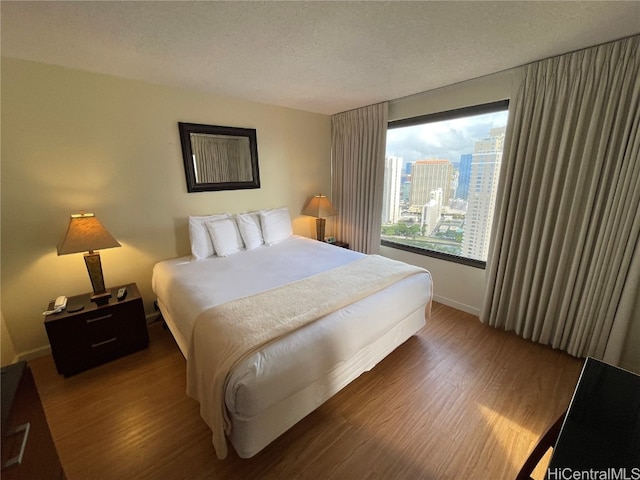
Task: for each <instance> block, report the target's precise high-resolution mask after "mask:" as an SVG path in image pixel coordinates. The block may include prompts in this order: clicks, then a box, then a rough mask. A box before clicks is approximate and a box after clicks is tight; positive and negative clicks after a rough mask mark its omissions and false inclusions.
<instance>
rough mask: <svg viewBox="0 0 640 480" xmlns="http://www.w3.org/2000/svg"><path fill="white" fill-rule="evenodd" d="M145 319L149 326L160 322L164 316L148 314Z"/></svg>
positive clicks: (155, 313) (156, 313)
mask: <svg viewBox="0 0 640 480" xmlns="http://www.w3.org/2000/svg"><path fill="white" fill-rule="evenodd" d="M145 318H146V319H147V325H149V324H151V323H154V322H157V321H158V320H160V318H162V314H161V313H160V312H153V313H148V314H147V315H145Z"/></svg>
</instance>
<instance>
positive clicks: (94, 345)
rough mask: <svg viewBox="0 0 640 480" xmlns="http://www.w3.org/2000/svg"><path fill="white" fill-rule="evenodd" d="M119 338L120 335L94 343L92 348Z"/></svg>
mask: <svg viewBox="0 0 640 480" xmlns="http://www.w3.org/2000/svg"><path fill="white" fill-rule="evenodd" d="M116 340H118V337H113V338H110V339H109V340H105V341H104V342H98V343H92V344H91V348H96V347H101V346H102V345H106V344H107V343H113V342H115V341H116Z"/></svg>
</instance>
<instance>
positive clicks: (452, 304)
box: [433, 295, 480, 317]
mask: <svg viewBox="0 0 640 480" xmlns="http://www.w3.org/2000/svg"><path fill="white" fill-rule="evenodd" d="M433 300H434V301H436V302H438V303H442V304H443V305H446V306H448V307H451V308H455V309H456V310H461V311H463V312H467V313H470V314H471V315H475V316H476V317H479V316H480V309H479V308H476V307H472V306H471V305H466V304H464V303H461V302H456V301H455V300H451V299H450V298H446V297H441V296H440V295H434V296H433Z"/></svg>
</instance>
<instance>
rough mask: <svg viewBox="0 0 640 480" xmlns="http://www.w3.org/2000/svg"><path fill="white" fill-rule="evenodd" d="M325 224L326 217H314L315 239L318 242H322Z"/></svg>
mask: <svg viewBox="0 0 640 480" xmlns="http://www.w3.org/2000/svg"><path fill="white" fill-rule="evenodd" d="M326 224H327V219H326V218H316V240H318V241H319V242H324V227H325V225H326Z"/></svg>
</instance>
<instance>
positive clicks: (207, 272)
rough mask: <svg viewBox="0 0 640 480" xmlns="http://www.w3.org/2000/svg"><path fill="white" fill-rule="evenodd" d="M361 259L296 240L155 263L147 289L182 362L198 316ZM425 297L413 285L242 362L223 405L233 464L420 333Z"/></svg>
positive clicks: (419, 278)
mask: <svg viewBox="0 0 640 480" xmlns="http://www.w3.org/2000/svg"><path fill="white" fill-rule="evenodd" d="M362 256H363V255H362V254H360V253H357V252H353V251H351V250H347V249H342V248H339V247H335V246H332V245H328V244H324V243H321V242H317V241H315V240H310V239H307V238H304V237H297V236H293V237H291V238H289V239H287V240H285V241H283V242H280V243H278V244H276V245H272V246H263V247H259V248H256V249H254V250H250V251H242V252H239V253H237V254H234V255H231V256H229V257H211V258H208V259H205V260H200V261H192V260H191V258H190V257H185V258H180V259H173V260H168V261H164V262H160V263H158V264H157V265H156V266H155V267H154V272H153V289H154V291H155V293H156V295H157V296H158V300H159V304H160V306H161V310H162V312H163V315H164V316H165V319H167V320H168V324H169V326H170V328H171V330H172V333H173V334H174V336H175V338H176V340H177V343H178V345H179V346H180V348H181V350H182V352H183V354H184V355H185V357H187V356H188V346H189V343H190V340H191V331H192V329H193V323H194V321H195V319H196V318H197V317H198V316H199V315H200V313H201V312H203V311H205V310H207V309H209V308H210V307H213V306H215V305H219V304H222V303H226V302H229V301H231V300H234V299H238V298H242V297H245V296H248V295H251V294H255V293H258V292H261V291H265V290H269V289H272V288H275V287H278V286H281V285H284V284H287V283H289V282H292V281H296V280H299V279H302V278H306V277H308V276H312V275H315V274H317V273H320V272H324V271H327V270H330V269H333V268H335V267H337V266H340V265H344V264H346V263H349V262H352V261H354V260H357V259H359V258H361V257H362ZM431 289H432V286H431V278H430V276H429V274H428V272H426V271H424V272H423V273H421V274H419V275H413V276H411V277H408V278H406V279H404V280H401V281H400V282H398V283H397V284H394V285H392V286H390V287H388V288H386V289H385V290H383V291H381V292H378V293H377V294H375V295H372V296H371V297H368V298H365V299H363V300H361V301H358V302H356V303H354V304H352V305H349V306H347V307H345V308H343V309H341V310H339V311H337V312H334V313H332V314H329V315H327V316H325V317H323V318H322V321H316V322H313V323H311V324H309V325H307V326H305V327H303V328H301V329H299V330H298V331H296V332H295V333H294V334H292V335H289V336H288V337H286V338H285V339H281V340H278V341H276V342H273V343H271V344H269V345H268V346H267V347H265V348H264V349H262V350H261V351H259V352H257V353H256V354H254V355H252V356H251V357H249V358H247V359H246V360H245V361H244V362H242V364H240V365H239V366H238V367H237V368H236V369H235V371H234V372H233V373H232V374H231V376H230V379H229V382H228V388H227V390H226V395H225V403H226V406H227V409H228V411H229V414H230V416H231V418H232V419H233V423H234V429H232V432H231V434H230V438H231V440H232V443H233V444H234V447H235V448H236V450H237V451H238V454H239V455H240V456H241V457H249V456H252V455H254V454H255V453H257V451H259V450H260V449H261V448H263V447H264V446H265V445H266V444H267V443H268V442H270V441H271V440H273V439H274V438H275V437H277V436H278V435H279V434H281V433H282V432H283V431H285V430H286V429H287V428H289V427H290V426H291V425H292V424H293V423H295V421H297V420H299V419H300V418H301V416H300V415H302V416H304V415H306V414H307V413H309V411H311V410H309V408H310V406H313V408H315V406H317V405H319V404H321V403H322V402H324V401H325V400H326V399H327V398H329V397H330V396H331V395H332V394H334V393H335V392H336V391H338V390H339V389H340V388H342V387H343V386H344V385H346V384H347V383H349V382H350V381H351V380H353V379H354V378H356V377H357V376H358V375H359V374H360V373H362V372H363V371H365V370H368V369H370V368H372V367H373V366H374V365H375V364H376V363H377V362H378V361H380V359H382V358H384V356H386V355H387V354H388V353H389V352H390V351H391V350H393V348H395V347H396V346H397V345H399V344H400V343H402V342H404V341H405V340H406V338H408V337H409V336H410V335H412V334H414V333H415V332H416V331H417V330H418V329H419V328H420V327H421V326H422V325H424V314H425V312H424V310H425V306H427V305H429V304H430V301H431V296H432V290H431ZM291 359H295V361H291ZM300 405H301V407H300V408H297V407H298V406H300ZM252 422H253V425H252ZM249 437H251V438H249Z"/></svg>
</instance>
